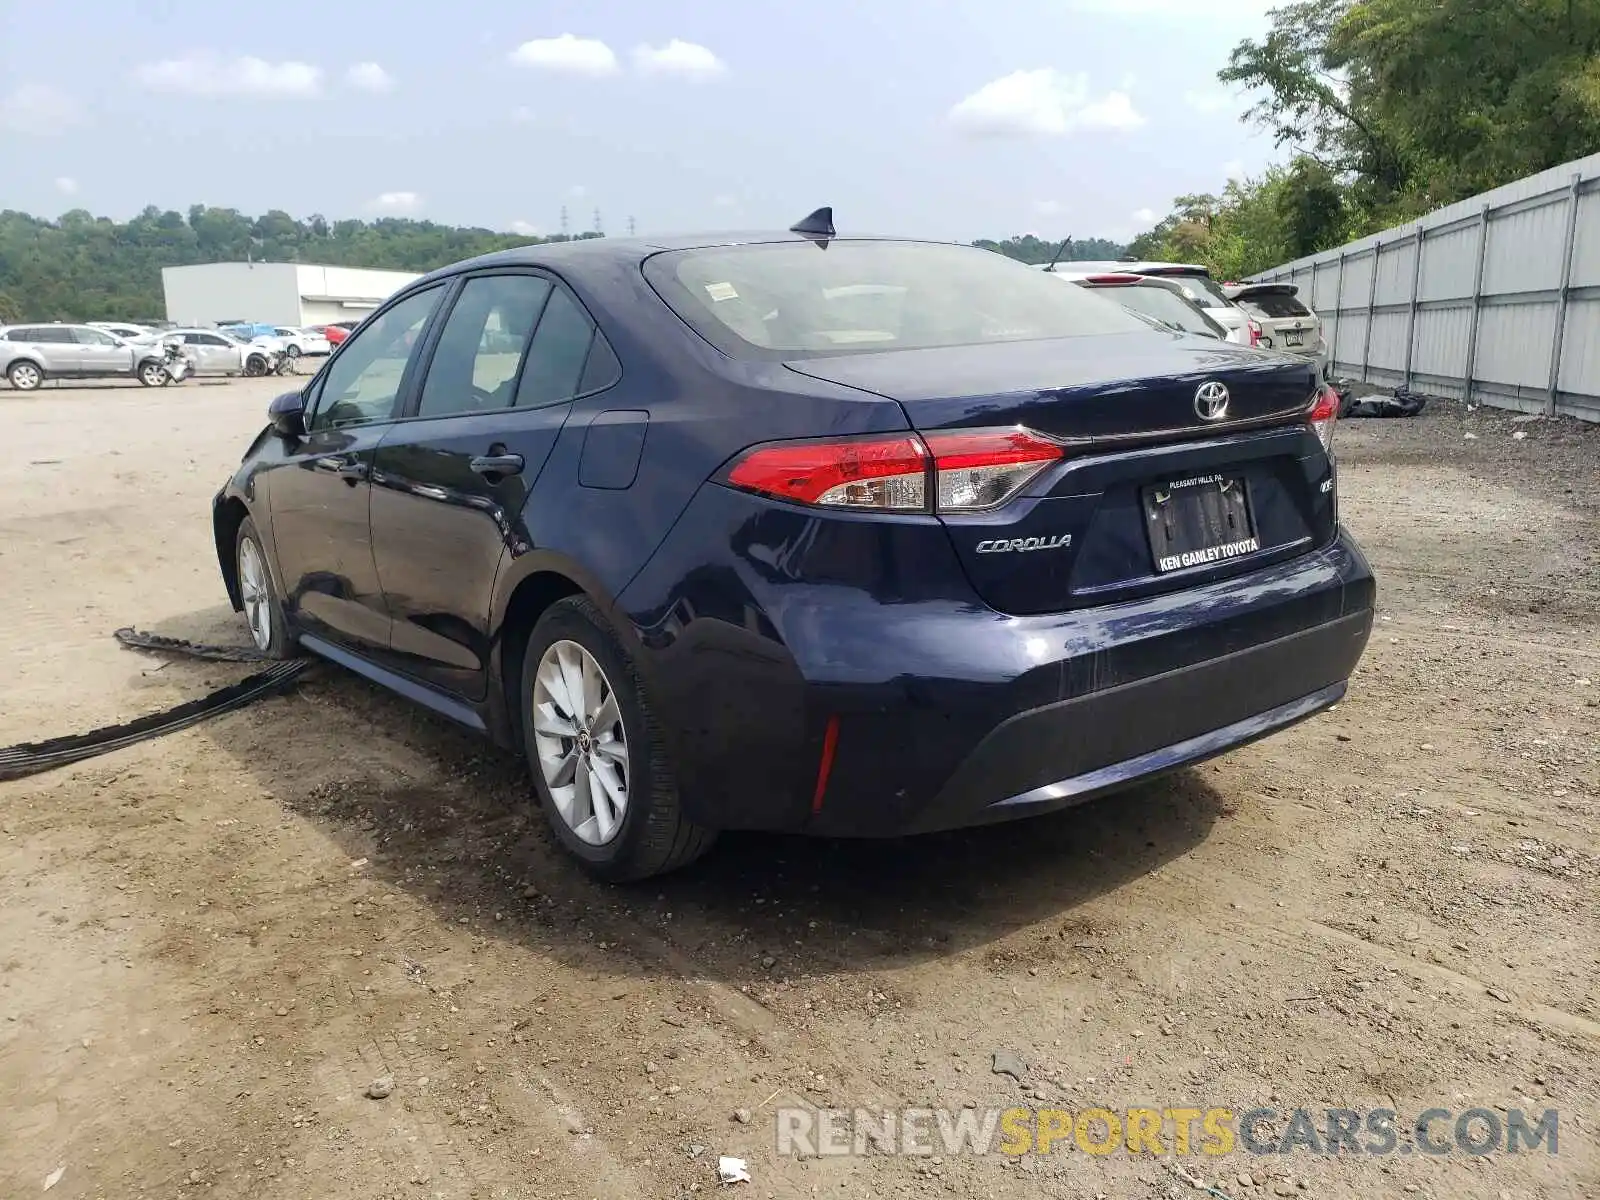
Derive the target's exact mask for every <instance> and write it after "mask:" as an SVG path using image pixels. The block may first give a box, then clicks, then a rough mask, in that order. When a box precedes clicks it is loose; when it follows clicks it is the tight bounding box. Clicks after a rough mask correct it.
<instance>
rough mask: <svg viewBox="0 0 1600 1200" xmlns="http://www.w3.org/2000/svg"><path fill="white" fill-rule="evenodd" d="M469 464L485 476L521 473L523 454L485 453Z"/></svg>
mask: <svg viewBox="0 0 1600 1200" xmlns="http://www.w3.org/2000/svg"><path fill="white" fill-rule="evenodd" d="M467 465H468V466H469V467H471V468H472V469H473V470H474V471H476V472H477V473H478V474H479V475H483V476H492V475H520V474H522V455H520V454H484V455H480V456H479V457H477V458H474V459H473V460H472V461H471V462H469V463H468V464H467Z"/></svg>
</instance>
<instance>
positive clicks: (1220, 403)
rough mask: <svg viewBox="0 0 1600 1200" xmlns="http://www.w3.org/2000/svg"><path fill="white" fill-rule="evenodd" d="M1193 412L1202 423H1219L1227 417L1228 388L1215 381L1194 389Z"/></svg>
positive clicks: (1209, 381)
mask: <svg viewBox="0 0 1600 1200" xmlns="http://www.w3.org/2000/svg"><path fill="white" fill-rule="evenodd" d="M1194 411H1195V415H1196V416H1198V417H1199V418H1200V419H1201V420H1202V421H1220V420H1222V418H1223V417H1225V416H1227V415H1228V386H1227V384H1224V383H1218V382H1217V381H1216V380H1215V379H1212V380H1208V381H1207V382H1205V383H1202V384H1201V385H1200V386H1199V387H1198V388H1196V389H1195V393H1194Z"/></svg>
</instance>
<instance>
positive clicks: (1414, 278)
mask: <svg viewBox="0 0 1600 1200" xmlns="http://www.w3.org/2000/svg"><path fill="white" fill-rule="evenodd" d="M1427 237H1428V231H1427V230H1426V229H1424V228H1423V227H1422V226H1421V225H1418V226H1417V249H1416V253H1415V254H1414V256H1413V257H1412V262H1411V313H1410V315H1409V316H1407V317H1406V369H1405V379H1404V382H1403V383H1402V384H1401V386H1402V387H1404V388H1406V389H1407V390H1410V388H1411V358H1412V354H1413V352H1414V351H1415V350H1416V345H1417V305H1418V304H1419V303H1421V300H1420V299H1419V297H1418V295H1417V293H1418V292H1419V291H1421V290H1422V244H1423V242H1424V241H1426V240H1427Z"/></svg>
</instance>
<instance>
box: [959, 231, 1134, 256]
mask: <svg viewBox="0 0 1600 1200" xmlns="http://www.w3.org/2000/svg"><path fill="white" fill-rule="evenodd" d="M1065 240H1066V239H1065V238H1062V239H1060V240H1056V241H1046V240H1044V239H1042V238H1040V237H1038V236H1037V235H1035V234H1031V233H1023V234H1018V235H1017V236H1016V237H1008V238H1006V239H1005V240H1004V241H999V242H997V241H994V240H992V239H990V238H979V239H978V240H977V241H975V242H973V243H972V244H973V245H974V246H976V247H978V248H979V249H980V250H993V251H994V252H995V253H996V254H1004V255H1005V256H1006V257H1007V258H1014V259H1016V260H1017V261H1018V262H1025V263H1047V262H1050V261H1051V260H1052V259H1054V258H1055V257H1056V252H1057V251H1058V250H1060V249H1061V242H1062V241H1065ZM1127 252H1128V248H1127V247H1126V246H1124V245H1122V244H1121V243H1118V242H1113V241H1109V240H1108V239H1106V238H1096V237H1091V238H1082V239H1079V238H1074V239H1073V240H1072V244H1071V245H1070V246H1068V247H1067V250H1066V253H1065V254H1063V255H1062V256H1061V261H1062V262H1098V261H1101V260H1104V259H1115V258H1121V257H1122V256H1123V255H1124V254H1126V253H1127Z"/></svg>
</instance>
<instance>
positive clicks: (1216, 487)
mask: <svg viewBox="0 0 1600 1200" xmlns="http://www.w3.org/2000/svg"><path fill="white" fill-rule="evenodd" d="M1139 499H1140V508H1141V510H1142V512H1143V513H1144V517H1145V535H1146V538H1147V540H1148V542H1149V545H1150V560H1151V562H1152V563H1153V564H1154V566H1155V570H1156V574H1157V575H1170V574H1172V573H1173V572H1174V571H1183V570H1188V569H1190V568H1193V567H1205V566H1215V565H1216V564H1218V563H1223V562H1232V561H1234V560H1235V559H1239V558H1244V557H1247V556H1249V555H1251V554H1258V553H1260V551H1261V541H1260V535H1259V534H1258V532H1257V530H1256V522H1255V513H1254V511H1253V509H1252V507H1251V504H1250V489H1249V486H1248V484H1247V482H1246V481H1245V480H1244V479H1243V478H1241V477H1240V476H1237V475H1227V474H1223V473H1216V474H1207V475H1200V476H1195V477H1192V478H1188V479H1176V480H1169V481H1167V482H1164V483H1154V484H1149V485H1147V486H1146V487H1144V488H1143V489H1141V491H1140V497H1139Z"/></svg>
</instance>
